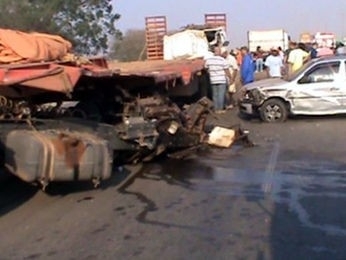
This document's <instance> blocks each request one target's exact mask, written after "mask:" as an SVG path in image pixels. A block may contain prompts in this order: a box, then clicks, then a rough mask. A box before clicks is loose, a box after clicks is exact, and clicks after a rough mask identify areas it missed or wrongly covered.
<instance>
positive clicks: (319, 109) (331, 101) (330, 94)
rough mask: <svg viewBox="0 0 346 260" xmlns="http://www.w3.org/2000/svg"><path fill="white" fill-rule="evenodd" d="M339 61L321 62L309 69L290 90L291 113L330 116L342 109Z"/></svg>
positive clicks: (344, 92) (343, 94)
mask: <svg viewBox="0 0 346 260" xmlns="http://www.w3.org/2000/svg"><path fill="white" fill-rule="evenodd" d="M341 64H342V63H341V62H340V61H328V62H322V63H318V64H316V65H314V66H313V67H311V68H309V69H308V70H307V71H306V72H305V73H303V75H302V76H301V77H300V78H299V79H298V80H297V82H296V84H295V86H294V87H293V88H292V90H291V93H290V98H291V100H292V112H293V113H295V114H316V115H318V114H321V115H322V114H332V113H337V112H340V111H341V110H342V109H343V103H344V100H343V99H344V98H345V94H346V91H345V88H344V87H343V84H342V80H343V75H344V73H340V66H341Z"/></svg>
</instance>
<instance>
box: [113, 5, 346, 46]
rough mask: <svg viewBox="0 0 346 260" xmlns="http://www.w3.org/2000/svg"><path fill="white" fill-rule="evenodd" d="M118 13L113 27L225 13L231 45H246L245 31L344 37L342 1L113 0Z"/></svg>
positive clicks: (171, 24)
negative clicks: (154, 19)
mask: <svg viewBox="0 0 346 260" xmlns="http://www.w3.org/2000/svg"><path fill="white" fill-rule="evenodd" d="M113 2H114V3H115V10H116V12H118V13H119V14H120V15H121V19H120V20H119V21H118V22H117V28H119V29H120V30H122V31H123V32H124V31H126V30H127V29H144V26H145V25H144V19H145V17H146V16H153V15H155V16H156V15H165V16H166V17H167V23H168V29H169V30H174V29H179V28H180V27H182V26H184V25H187V24H192V23H193V24H203V22H204V14H205V13H226V14H227V22H228V36H229V39H230V42H231V46H233V47H235V46H240V45H244V44H246V39H247V31H249V30H262V29H263V30H267V29H281V28H282V29H285V30H286V31H287V32H288V33H289V35H291V37H292V39H293V40H298V38H299V34H300V33H302V32H310V33H316V32H318V31H322V32H334V33H336V35H337V37H338V39H342V38H343V37H344V36H346V0H334V1H329V0H248V1H244V0H113Z"/></svg>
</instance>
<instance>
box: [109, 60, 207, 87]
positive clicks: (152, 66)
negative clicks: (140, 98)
mask: <svg viewBox="0 0 346 260" xmlns="http://www.w3.org/2000/svg"><path fill="white" fill-rule="evenodd" d="M109 66H110V68H112V69H113V70H114V71H116V72H115V75H116V76H117V75H119V76H127V77H131V76H138V77H149V78H153V79H154V80H155V82H157V83H159V82H165V81H168V80H174V79H179V80H181V81H182V82H183V84H185V85H186V84H189V83H190V82H191V80H192V79H193V76H194V75H195V74H196V73H198V72H199V71H202V70H203V69H204V60H203V59H195V60H174V61H165V60H156V61H153V60H152V61H145V62H143V61H138V62H123V63H122V62H120V63H110V64H109Z"/></svg>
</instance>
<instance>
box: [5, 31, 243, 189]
mask: <svg viewBox="0 0 346 260" xmlns="http://www.w3.org/2000/svg"><path fill="white" fill-rule="evenodd" d="M5 33H9V34H10V36H11V37H12V38H13V37H14V38H16V39H15V40H17V41H21V40H23V41H24V40H25V42H29V43H30V46H26V47H25V48H26V49H27V50H30V53H27V52H25V50H23V49H20V50H18V49H16V48H17V47H18V46H14V47H13V48H12V47H11V45H10V44H8V45H6V46H5V44H4V45H3V46H0V62H1V64H0V143H1V150H0V151H1V156H0V159H1V165H2V166H4V167H5V168H6V169H7V170H8V171H9V172H10V173H12V174H14V175H16V176H18V177H19V178H20V179H22V180H24V181H26V182H29V183H39V184H40V185H41V186H42V188H43V189H44V188H45V187H46V186H47V185H48V184H49V183H50V182H52V181H86V180H91V181H92V182H93V183H94V185H95V186H98V185H99V184H100V181H101V180H105V179H107V178H109V177H110V176H111V173H112V169H113V165H117V164H124V163H136V162H139V161H149V160H152V159H153V158H155V157H157V156H160V155H163V154H165V155H168V156H171V157H175V158H183V157H184V156H186V155H187V154H189V153H191V151H193V150H195V149H197V148H198V147H200V145H202V144H203V143H204V142H205V141H206V139H207V137H208V134H207V131H206V130H205V121H206V117H207V115H208V114H209V113H210V112H211V111H212V103H211V102H210V100H208V99H207V98H201V99H200V100H199V101H197V102H195V103H192V104H191V105H189V106H187V107H185V108H180V107H179V106H178V105H177V104H176V103H174V102H172V101H171V100H170V99H169V98H168V96H167V94H168V92H169V91H168V89H169V88H171V87H174V86H176V85H178V84H179V85H180V86H186V85H188V84H190V83H191V82H192V81H194V80H196V77H198V76H200V75H202V74H203V73H204V72H203V61H202V60H189V61H175V62H174V61H172V62H163V63H153V64H151V63H150V62H148V63H147V64H146V66H145V68H139V67H137V68H139V69H137V70H133V69H132V71H130V70H124V69H120V68H116V67H115V68H112V69H110V68H109V67H108V65H107V62H106V61H105V60H104V59H102V58H93V59H83V58H80V57H76V56H74V55H72V54H69V53H68V51H66V50H68V49H69V48H68V46H67V47H66V42H65V41H64V40H63V39H61V38H59V37H57V38H54V37H55V36H47V35H42V34H39V37H37V35H29V34H23V33H21V32H13V31H7V30H0V37H1V36H2V34H5ZM4 38H6V39H8V37H4ZM12 40H13V39H12ZM1 42H4V41H0V43H1ZM61 45H62V48H64V49H61V48H60V49H59V50H60V51H59V52H58V54H59V55H58V56H59V57H58V56H57V57H54V60H52V57H53V55H56V53H57V52H56V50H57V46H58V47H59V46H60V47H61ZM9 46H10V47H9ZM40 46H45V52H46V53H47V55H46V56H45V57H41V56H38V55H37V53H43V52H42V51H40V48H41V47H40ZM52 46H53V47H54V48H53V47H52ZM5 47H6V48H7V50H6V52H3V53H2V52H1V50H3V49H4V48H5ZM8 48H10V49H8ZM33 48H36V49H37V51H36V52H34V51H33ZM52 50H55V53H53V54H50V51H52ZM4 53H5V54H4ZM9 54H10V55H9ZM6 55H7V56H6ZM132 68H133V67H132ZM159 86H161V87H159ZM236 130H237V134H238V136H241V137H244V135H243V133H242V131H241V130H240V129H236Z"/></svg>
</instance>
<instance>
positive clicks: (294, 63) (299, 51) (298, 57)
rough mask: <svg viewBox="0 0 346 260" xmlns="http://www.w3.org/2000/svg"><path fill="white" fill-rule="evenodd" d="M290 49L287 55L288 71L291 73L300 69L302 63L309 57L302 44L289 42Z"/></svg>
mask: <svg viewBox="0 0 346 260" xmlns="http://www.w3.org/2000/svg"><path fill="white" fill-rule="evenodd" d="M291 49H292V50H291V51H290V53H289V55H288V60H287V62H288V64H289V72H290V73H292V72H294V71H296V70H298V69H300V68H301V67H302V66H303V64H304V63H305V62H306V61H307V60H308V59H309V58H310V55H309V53H307V52H306V51H305V50H303V46H302V45H300V46H299V47H298V44H297V43H295V42H292V43H291Z"/></svg>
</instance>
